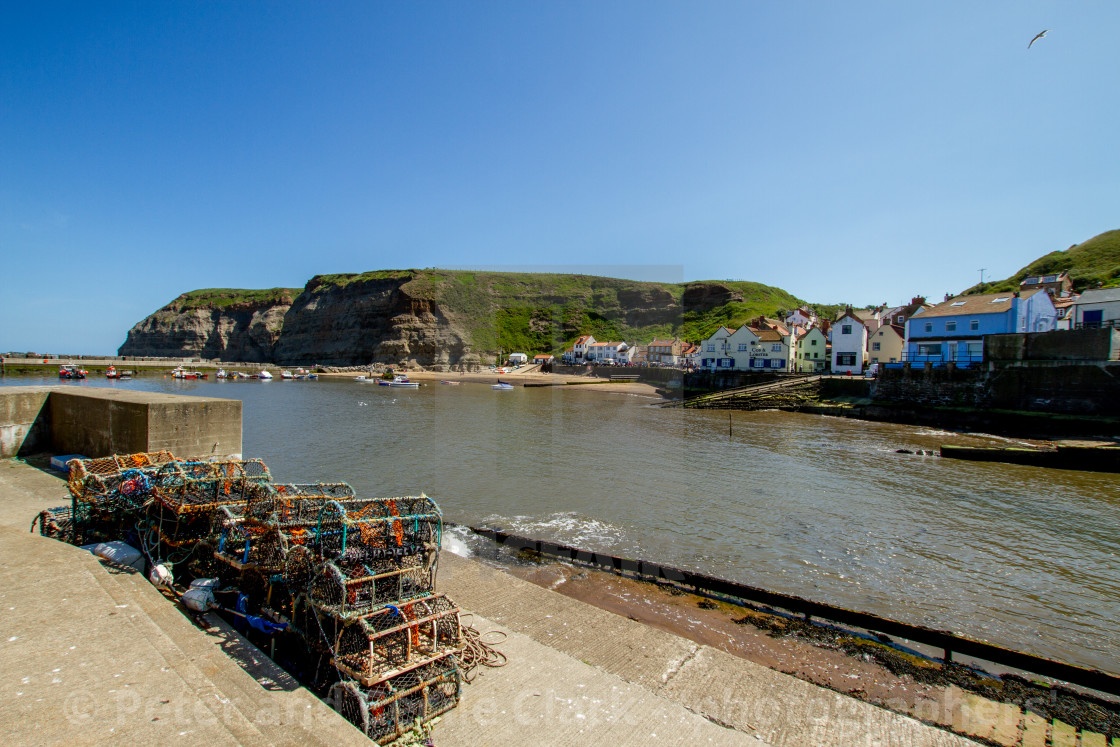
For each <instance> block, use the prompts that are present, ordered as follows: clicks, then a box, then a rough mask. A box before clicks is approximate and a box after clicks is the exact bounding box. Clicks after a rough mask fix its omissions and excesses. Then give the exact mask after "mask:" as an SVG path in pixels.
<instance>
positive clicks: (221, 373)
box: [214, 368, 229, 379]
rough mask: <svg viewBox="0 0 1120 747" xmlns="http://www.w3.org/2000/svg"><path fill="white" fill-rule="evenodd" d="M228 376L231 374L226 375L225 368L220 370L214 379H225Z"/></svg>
mask: <svg viewBox="0 0 1120 747" xmlns="http://www.w3.org/2000/svg"><path fill="white" fill-rule="evenodd" d="M228 376H229V374H227V373H226V370H225V369H224V368H219V369H218V373H216V374H214V377H215V378H218V379H225V378H227V377H228Z"/></svg>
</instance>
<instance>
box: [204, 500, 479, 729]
mask: <svg viewBox="0 0 1120 747" xmlns="http://www.w3.org/2000/svg"><path fill="white" fill-rule="evenodd" d="M442 527H443V523H442V516H441V514H440V511H439V507H438V506H437V505H436V504H435V502H434V501H432V500H431V499H430V498H428V497H427V496H425V495H420V496H408V497H394V498H357V497H355V496H354V493H353V490H352V489H351V488H350V486H348V485H345V484H344V483H339V484H334V485H324V484H316V485H277V486H273V490H271V491H270V492H269V493H267V494H261V495H257V496H252V497H250V498H249V499H248V500H247V501H246V502H245V504H244V505H243V506H237V507H234V506H225V507H223V508H222V509H221V510H220V511H218V512H217V513H216V514H215V528H214V533H215V534H216V535H217V536H218V540H217V542H218V546H217V549H216V552H215V557H217V558H218V559H219V560H220V561H221V564H223V565H225V566H226V567H227V569H228V571H227V572H228V574H229V576H228V577H229V578H232V577H234V576H238V583H239V584H240V586H241V587H242V588H245V589H246V590H249V589H251V588H259V589H260V595H261V598H262V599H263V605H262V606H264V607H265V608H267V609H269V610H272V611H274V612H276V613H281V614H282V616H283V617H284V618H286V619H288V620H289V621H290V622H291V625H292V627H293V629H294V630H295V631H296V632H298V633H299V634H300V635H301V636H302V638H303V640H304V642H305V643H306V645H307V647H308V649H309V650H311V651H312V652H317V653H318V654H319V655H320V656H322V657H324V658H326V659H328V660H329V661H330V663H331V665H333V666H332V668H331V669H332V670H333V671H334V672H335V673H336V674H337V676H338V677H339V678H341V681H338V682H335V683H334V685H333V686H332V687H331V690H330V693H331V703H332V705H333V706H335V707H336V708H337V709H339V710H340V712H342V713H343V714H344V715H347V718H349V719H350V720H351V721H352V722H353V723H354V724H355V725H356V726H358V727H359V728H360V729H362V731H363V732H364V733H365V734H367V735H368V736H369V737H370V738H372V739H375V740H377V741H391V740H393V739H395V738H396V737H398V736H400V735H401V734H402V733H404V732H405V731H407V730H408V729H410V728H412V726H413V725H414V724H415V722H416V720H417V719H419V720H420V721H421V722H425V721H428V720H430V719H431V718H434V717H435V716H438V715H439V714H441V713H444V712H446V711H447V710H449V709H450V708H453V707H454V706H455V705H456V704H457V703H458V701H459V692H460V684H461V675H460V673H459V668H458V656H459V654H460V653H461V651H462V648H463V633H462V627H461V625H460V621H459V609H458V607H456V606H455V605H454V604H453V603H452V602H451V601H450V600H449V599H447V597H445V596H443V595H438V594H435V593H434V589H435V576H436V565H437V560H438V556H439V546H440V539H441V533H442ZM251 574H255V575H253V577H252V578H250V575H251ZM371 714H372V715H371Z"/></svg>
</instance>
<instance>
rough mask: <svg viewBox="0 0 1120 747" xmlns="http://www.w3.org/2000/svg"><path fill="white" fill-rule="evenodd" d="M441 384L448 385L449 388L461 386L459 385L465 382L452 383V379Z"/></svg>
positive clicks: (444, 380)
mask: <svg viewBox="0 0 1120 747" xmlns="http://www.w3.org/2000/svg"><path fill="white" fill-rule="evenodd" d="M439 383H441V384H447V385H448V386H459V385H460V384H462V383H463V382H461V381H451V380H450V379H443V380H442V381H440V382H439Z"/></svg>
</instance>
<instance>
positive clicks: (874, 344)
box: [871, 342, 879, 352]
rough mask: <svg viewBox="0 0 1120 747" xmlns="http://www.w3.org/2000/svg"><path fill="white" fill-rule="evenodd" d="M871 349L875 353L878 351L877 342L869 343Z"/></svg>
mask: <svg viewBox="0 0 1120 747" xmlns="http://www.w3.org/2000/svg"><path fill="white" fill-rule="evenodd" d="M871 349H872V350H874V351H876V352H877V351H878V350H879V343H877V342H873V343H871Z"/></svg>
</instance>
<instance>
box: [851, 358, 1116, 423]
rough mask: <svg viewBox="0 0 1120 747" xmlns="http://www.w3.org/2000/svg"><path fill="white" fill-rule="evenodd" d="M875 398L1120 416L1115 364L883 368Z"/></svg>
mask: <svg viewBox="0 0 1120 747" xmlns="http://www.w3.org/2000/svg"><path fill="white" fill-rule="evenodd" d="M871 397H872V399H873V400H875V401H876V402H884V403H896V404H902V405H907V406H913V405H919V406H924V407H965V408H973V409H978V410H993V409H994V410H1021V411H1025V412H1049V413H1061V414H1070V415H1098V416H1116V415H1120V362H1096V363H1081V364H1079V363H1076V362H1062V361H1052V362H1037V363H1032V362H1020V363H1016V364H1014V365H996V364H991V365H989V366H988V367H986V368H969V369H963V368H954V367H952V366H948V367H940V368H929V369H926V368H920V367H903V368H886V369H884V370H882V371H881V372H880V374H879V376H878V378H877V379H876V381H875V384H874V386H873V387H872V392H871Z"/></svg>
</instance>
